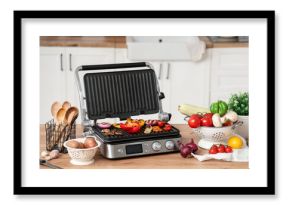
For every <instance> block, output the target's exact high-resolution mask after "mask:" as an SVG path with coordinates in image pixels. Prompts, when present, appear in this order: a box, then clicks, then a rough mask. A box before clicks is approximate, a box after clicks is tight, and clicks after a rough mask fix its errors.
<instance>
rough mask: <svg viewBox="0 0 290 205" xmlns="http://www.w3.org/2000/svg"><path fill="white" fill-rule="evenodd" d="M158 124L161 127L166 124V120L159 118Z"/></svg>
mask: <svg viewBox="0 0 290 205" xmlns="http://www.w3.org/2000/svg"><path fill="white" fill-rule="evenodd" d="M157 125H158V126H159V127H163V126H164V125H165V122H163V121H160V120H159V121H158V123H157Z"/></svg>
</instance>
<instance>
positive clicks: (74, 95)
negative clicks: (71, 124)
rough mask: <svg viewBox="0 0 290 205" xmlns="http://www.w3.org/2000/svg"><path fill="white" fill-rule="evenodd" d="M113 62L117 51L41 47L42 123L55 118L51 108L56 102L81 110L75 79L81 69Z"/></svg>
mask: <svg viewBox="0 0 290 205" xmlns="http://www.w3.org/2000/svg"><path fill="white" fill-rule="evenodd" d="M114 62H115V53H114V48H84V47H82V48H80V47H41V48H40V69H41V71H40V82H41V83H40V85H41V87H40V123H45V122H47V121H48V120H49V119H51V118H52V116H51V113H50V106H51V104H52V103H53V102H54V101H61V102H63V101H65V100H68V101H69V102H71V104H72V105H74V106H77V107H78V108H80V106H79V97H78V91H77V88H76V83H75V76H74V70H75V69H76V68H77V67H78V66H80V65H93V64H109V63H114ZM80 122H81V121H80V117H79V118H78V119H77V123H80Z"/></svg>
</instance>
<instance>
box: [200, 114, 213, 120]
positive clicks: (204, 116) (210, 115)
mask: <svg viewBox="0 0 290 205" xmlns="http://www.w3.org/2000/svg"><path fill="white" fill-rule="evenodd" d="M212 116H213V113H206V114H204V115H203V116H202V118H210V119H211V118H212Z"/></svg>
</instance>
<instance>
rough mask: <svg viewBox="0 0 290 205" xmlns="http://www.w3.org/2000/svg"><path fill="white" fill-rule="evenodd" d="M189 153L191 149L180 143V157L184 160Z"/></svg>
mask: <svg viewBox="0 0 290 205" xmlns="http://www.w3.org/2000/svg"><path fill="white" fill-rule="evenodd" d="M190 153H191V148H190V147H189V146H185V145H183V144H181V143H180V154H181V156H182V157H184V158H186V157H187V156H188V155H190Z"/></svg>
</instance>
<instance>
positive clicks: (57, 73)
mask: <svg viewBox="0 0 290 205" xmlns="http://www.w3.org/2000/svg"><path fill="white" fill-rule="evenodd" d="M64 55H65V49H64V48H55V47H48V48H40V123H45V122H46V121H48V120H50V119H52V116H51V112H50V107H51V104H52V103H53V102H54V101H56V100H58V101H64V100H65V99H66V92H65V67H66V62H65V60H64V57H65V56H64Z"/></svg>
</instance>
